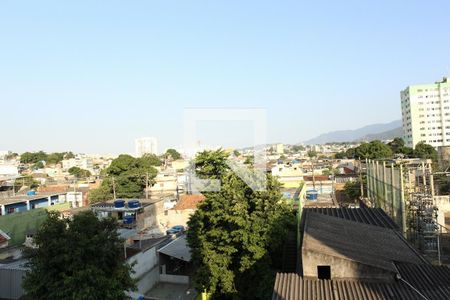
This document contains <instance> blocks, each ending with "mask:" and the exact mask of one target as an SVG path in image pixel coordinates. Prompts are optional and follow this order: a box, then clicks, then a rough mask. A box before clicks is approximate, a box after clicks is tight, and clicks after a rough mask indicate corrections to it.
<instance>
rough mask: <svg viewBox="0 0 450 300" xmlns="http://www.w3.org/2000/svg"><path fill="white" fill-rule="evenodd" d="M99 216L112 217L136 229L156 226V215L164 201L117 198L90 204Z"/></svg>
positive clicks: (162, 206) (162, 207)
mask: <svg viewBox="0 0 450 300" xmlns="http://www.w3.org/2000/svg"><path fill="white" fill-rule="evenodd" d="M91 209H92V211H93V212H95V213H96V214H97V216H99V217H114V218H116V219H117V220H118V221H119V222H120V223H121V225H122V226H124V227H128V228H133V229H136V230H138V231H140V230H143V229H148V228H152V227H158V225H157V215H158V214H160V213H162V212H163V211H164V201H162V200H146V199H139V200H138V199H117V200H110V201H106V202H101V203H96V204H93V205H92V206H91Z"/></svg>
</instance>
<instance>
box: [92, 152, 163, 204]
mask: <svg viewBox="0 0 450 300" xmlns="http://www.w3.org/2000/svg"><path fill="white" fill-rule="evenodd" d="M160 163H161V161H160V160H159V158H158V157H157V156H154V155H144V156H142V157H140V158H135V157H132V156H131V155H128V154H122V155H119V157H117V158H116V159H114V160H113V161H112V162H111V165H110V166H109V167H108V168H107V169H106V170H105V171H104V175H105V178H104V180H103V182H102V185H101V187H99V188H98V189H95V190H92V191H91V192H90V193H89V200H90V201H91V202H99V201H105V200H110V199H111V198H112V195H113V190H114V189H115V191H116V196H117V197H119V198H140V197H142V195H143V193H144V188H145V187H146V185H147V181H148V184H149V186H151V185H152V184H153V179H154V178H155V176H156V173H157V171H156V169H155V168H154V166H156V165H159V164H160Z"/></svg>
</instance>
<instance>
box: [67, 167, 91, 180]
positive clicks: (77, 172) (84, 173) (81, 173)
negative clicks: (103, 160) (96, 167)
mask: <svg viewBox="0 0 450 300" xmlns="http://www.w3.org/2000/svg"><path fill="white" fill-rule="evenodd" d="M68 171H69V174H70V175H73V176H75V177H76V178H86V177H89V176H91V172H90V171H88V170H84V169H82V168H79V167H71V168H70V169H69V170H68Z"/></svg>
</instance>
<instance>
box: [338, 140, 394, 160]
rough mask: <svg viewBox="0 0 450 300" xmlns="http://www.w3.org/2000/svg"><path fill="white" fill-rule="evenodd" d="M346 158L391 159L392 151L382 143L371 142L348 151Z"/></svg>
mask: <svg viewBox="0 0 450 300" xmlns="http://www.w3.org/2000/svg"><path fill="white" fill-rule="evenodd" d="M346 157H347V158H358V159H366V158H368V159H381V158H391V157H392V150H391V148H390V147H389V146H388V145H386V144H384V143H383V142H381V141H371V142H370V143H362V144H361V145H359V146H358V147H355V148H350V149H348V150H347V151H346Z"/></svg>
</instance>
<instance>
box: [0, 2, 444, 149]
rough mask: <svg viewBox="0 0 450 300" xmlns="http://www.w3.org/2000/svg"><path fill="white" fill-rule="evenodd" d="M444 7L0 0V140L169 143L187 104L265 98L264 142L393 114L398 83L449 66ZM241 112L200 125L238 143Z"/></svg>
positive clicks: (106, 145) (21, 143) (6, 143)
mask: <svg viewBox="0 0 450 300" xmlns="http://www.w3.org/2000/svg"><path fill="white" fill-rule="evenodd" d="M449 13H450V2H449V1H448V0H442V1H433V0H430V1H423V0H410V1H392V0H391V1H363V0H355V1H261V0H258V1H230V0H227V1H192V0H190V1H181V0H179V1H150V0H148V1H112V0H108V1H72V2H71V3H69V2H68V1H43V0H41V1H15V0H11V1H5V0H0V104H1V116H0V125H1V129H2V133H3V134H2V136H1V139H0V150H14V151H18V152H22V151H25V150H39V149H43V150H47V151H60V150H73V151H77V152H88V153H98V152H100V153H119V152H132V151H133V149H134V148H133V147H134V146H133V143H134V139H135V138H137V137H141V136H154V137H157V138H158V139H159V142H160V148H165V147H167V146H179V145H181V144H182V143H183V130H182V126H183V109H184V108H195V107H202V108H208V107H234V108H249V107H250V108H251V107H255V108H266V109H267V118H268V140H269V142H285V143H295V142H299V141H302V140H305V139H307V138H311V137H313V136H315V135H317V134H320V133H323V132H328V131H331V130H337V129H352V128H357V127H360V126H364V125H368V124H372V123H381V122H389V121H392V120H396V119H400V117H401V114H400V100H399V92H400V90H401V89H403V88H404V87H406V86H407V85H409V84H415V83H426V82H434V81H435V80H438V79H440V78H441V77H442V76H444V75H450V38H449V37H450V23H449V21H448V20H449ZM244 123H245V122H244ZM244 123H243V124H244ZM222 125H223V124H222ZM241 125H242V124H239V125H236V124H234V125H233V126H230V130H228V131H227V130H225V129H226V128H227V126H226V125H224V126H222V127H223V128H222V130H219V131H220V135H219V134H218V135H214V134H213V133H211V131H210V132H208V130H209V129H210V127H208V126H206V127H203V129H202V130H204V131H205V132H206V134H205V136H220V137H223V139H224V144H233V143H235V144H236V145H238V146H239V145H242V144H243V143H245V137H248V136H251V132H252V131H251V126H250V127H249V128H250V129H248V128H247V129H245V128H244V127H248V126H245V124H244V125H242V126H241ZM250 125H251V124H250ZM218 126H219V127H220V126H221V124H218V125H217V124H216V125H215V126H211V130H213V129H214V130H217V127H218ZM240 128H241V129H242V130H240ZM201 138H202V137H200V139H201ZM205 139H206V138H205ZM225 139H226V142H225ZM202 143H205V144H208V143H213V142H211V141H208V140H205V141H202Z"/></svg>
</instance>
